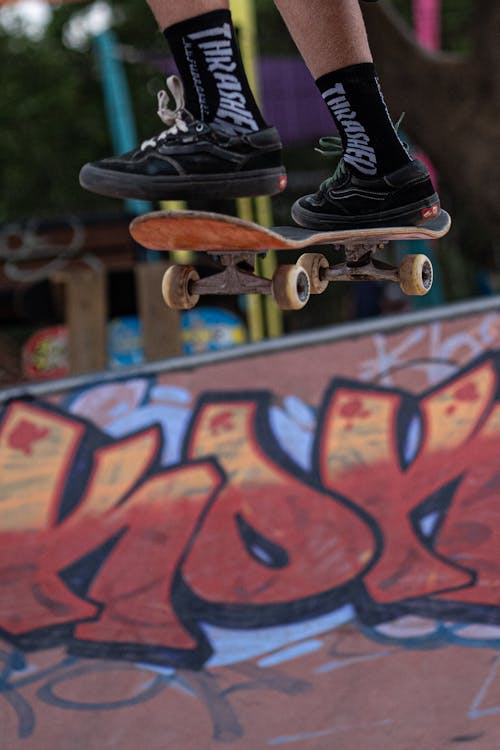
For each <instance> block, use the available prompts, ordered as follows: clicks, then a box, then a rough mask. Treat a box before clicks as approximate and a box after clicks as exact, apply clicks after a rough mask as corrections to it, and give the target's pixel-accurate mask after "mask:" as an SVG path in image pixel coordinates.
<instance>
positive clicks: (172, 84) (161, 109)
mask: <svg viewBox="0 0 500 750" xmlns="http://www.w3.org/2000/svg"><path fill="white" fill-rule="evenodd" d="M157 96H158V117H159V118H160V120H161V121H162V122H163V123H164V124H165V125H166V126H167V129H166V130H164V131H163V132H161V133H160V134H159V135H155V136H153V138H150V139H149V140H147V141H143V142H142V143H141V150H142V151H144V150H145V149H146V148H149V147H150V146H153V147H154V146H156V145H157V143H158V142H159V141H163V140H165V138H167V137H168V136H169V135H178V134H179V133H187V132H188V130H189V128H188V123H189V121H190V120H192V119H193V118H192V115H191V114H190V113H189V112H188V111H187V109H186V108H185V99H184V87H183V85H182V81H181V80H180V79H179V78H178V77H177V76H169V77H168V78H167V91H165V90H162V91H158V94H157ZM170 99H173V100H174V106H173V107H171V106H170Z"/></svg>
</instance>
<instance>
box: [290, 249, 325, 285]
mask: <svg viewBox="0 0 500 750" xmlns="http://www.w3.org/2000/svg"><path fill="white" fill-rule="evenodd" d="M297 265H298V266H300V267H301V268H303V269H304V271H305V272H306V273H307V275H308V276H309V283H310V285H311V294H322V293H323V292H324V291H325V289H326V287H327V286H328V279H324V278H322V277H321V269H323V268H324V269H327V268H329V267H330V264H329V263H328V260H327V258H325V256H324V255H323V254H322V253H304V254H303V255H301V256H300V258H299V259H298V261H297Z"/></svg>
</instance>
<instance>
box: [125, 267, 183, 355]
mask: <svg viewBox="0 0 500 750" xmlns="http://www.w3.org/2000/svg"><path fill="white" fill-rule="evenodd" d="M166 269H167V266H166V265H164V264H163V263H138V264H137V265H136V266H135V277H136V290H137V309H138V312H139V316H140V318H141V321H142V338H143V345H144V354H145V357H146V359H147V360H148V362H153V361H155V360H158V359H166V358H167V357H176V356H178V355H180V354H181V353H182V340H181V328H180V314H179V312H178V311H177V310H170V309H169V308H168V307H167V306H166V305H165V303H164V301H163V298H162V296H161V281H162V278H163V274H164V273H165V271H166Z"/></svg>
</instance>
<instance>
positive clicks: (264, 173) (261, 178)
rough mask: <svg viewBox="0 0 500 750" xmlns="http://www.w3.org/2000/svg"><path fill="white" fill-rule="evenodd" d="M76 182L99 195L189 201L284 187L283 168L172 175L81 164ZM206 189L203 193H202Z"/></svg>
mask: <svg viewBox="0 0 500 750" xmlns="http://www.w3.org/2000/svg"><path fill="white" fill-rule="evenodd" d="M80 185H81V186H82V187H83V188H85V189H86V190H90V191H91V192H93V193H99V195H107V196H110V197H112V198H121V199H123V200H127V199H131V200H135V199H137V200H150V201H163V200H189V199H199V198H248V197H251V196H258V195H275V194H276V193H280V192H281V191H282V190H284V189H285V187H286V171H285V169H283V168H276V169H264V170H258V171H252V172H250V171H249V172H241V173H238V174H237V175H235V174H234V173H233V174H229V175H228V174H221V175H210V176H207V175H189V176H186V175H178V176H177V175H176V176H173V177H151V176H148V175H133V176H132V175H129V174H127V173H126V172H114V171H111V170H109V171H108V170H105V169H100V168H98V167H94V166H93V165H92V164H85V166H84V167H82V169H81V171H80ZM205 192H206V195H204V194H203V193H205Z"/></svg>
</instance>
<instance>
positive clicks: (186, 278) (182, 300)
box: [161, 266, 200, 310]
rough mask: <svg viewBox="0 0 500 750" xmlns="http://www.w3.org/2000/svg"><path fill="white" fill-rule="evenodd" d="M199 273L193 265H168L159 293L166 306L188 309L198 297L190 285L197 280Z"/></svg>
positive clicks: (174, 308)
mask: <svg viewBox="0 0 500 750" xmlns="http://www.w3.org/2000/svg"><path fill="white" fill-rule="evenodd" d="M199 278H200V274H199V273H198V271H197V270H196V268H194V266H170V267H169V268H167V270H166V271H165V273H164V275H163V280H162V283H161V293H162V295H163V299H164V300H165V303H166V305H167V307H170V308H172V309H173V310H190V309H191V308H192V307H194V306H195V305H196V303H197V302H198V300H199V299H200V295H199V294H193V293H192V292H191V291H190V286H191V285H192V283H193V282H195V281H198V280H199Z"/></svg>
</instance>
